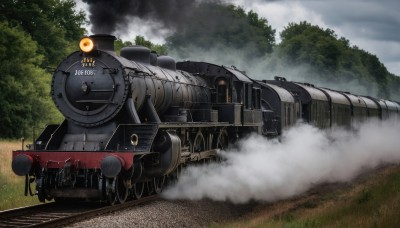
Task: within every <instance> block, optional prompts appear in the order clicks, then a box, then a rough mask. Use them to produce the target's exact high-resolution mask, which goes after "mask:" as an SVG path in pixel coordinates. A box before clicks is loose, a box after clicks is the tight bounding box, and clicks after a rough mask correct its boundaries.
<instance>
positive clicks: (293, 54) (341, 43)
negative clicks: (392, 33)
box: [277, 21, 395, 98]
mask: <svg viewBox="0 0 400 228" xmlns="http://www.w3.org/2000/svg"><path fill="white" fill-rule="evenodd" d="M280 35H281V38H282V42H281V43H280V44H279V45H278V48H277V52H278V53H279V55H280V57H281V58H282V59H284V60H285V61H286V62H287V64H289V65H291V66H293V65H297V66H300V65H307V66H310V69H311V70H310V71H309V74H310V75H311V76H312V77H314V78H318V79H320V80H323V81H325V82H328V81H330V82H341V83H336V84H337V85H341V86H344V88H336V89H340V90H351V88H348V86H349V84H346V82H350V81H358V83H359V84H361V85H362V86H364V87H365V88H366V91H365V92H364V93H370V91H371V90H372V89H373V87H374V85H376V86H377V90H378V93H377V96H379V97H382V98H390V96H391V93H390V89H389V88H390V83H391V82H392V81H395V80H390V77H391V75H390V74H389V72H388V71H387V69H386V67H385V66H384V65H383V64H382V63H381V62H380V61H379V59H378V58H377V57H376V56H375V55H372V54H370V53H368V52H366V51H364V50H360V49H359V48H358V47H356V46H353V47H350V42H349V41H348V40H347V39H345V38H343V37H342V38H338V37H337V35H336V34H335V32H334V31H333V30H331V29H323V28H320V27H319V26H316V25H311V24H310V23H308V22H305V21H304V22H300V23H298V24H296V23H289V25H288V26H286V27H285V29H284V30H283V31H282V32H281V34H280ZM392 91H393V89H392ZM393 92H394V91H393Z"/></svg>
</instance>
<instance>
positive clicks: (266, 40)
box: [167, 3, 275, 56]
mask: <svg viewBox="0 0 400 228" xmlns="http://www.w3.org/2000/svg"><path fill="white" fill-rule="evenodd" d="M192 13H193V15H191V17H190V22H188V23H190V26H185V27H178V28H176V31H175V33H174V34H173V35H172V36H171V37H169V38H168V39H167V46H168V47H169V48H170V49H175V50H176V51H177V54H179V55H180V56H185V55H186V56H187V55H188V52H190V49H192V48H193V47H196V48H197V49H203V50H204V51H209V50H212V49H213V48H215V47H217V46H219V47H220V48H221V47H228V48H230V49H241V50H246V53H247V54H248V55H251V56H263V55H264V54H265V53H271V52H272V49H273V46H274V44H275V30H274V29H272V27H271V26H270V25H268V22H267V20H266V19H264V18H259V16H258V14H256V13H255V12H253V11H250V12H248V13H246V12H245V11H244V10H243V9H242V8H240V7H236V6H232V5H229V6H225V5H219V4H215V3H202V4H200V5H199V6H198V8H197V9H196V10H194V11H193V12H192Z"/></svg>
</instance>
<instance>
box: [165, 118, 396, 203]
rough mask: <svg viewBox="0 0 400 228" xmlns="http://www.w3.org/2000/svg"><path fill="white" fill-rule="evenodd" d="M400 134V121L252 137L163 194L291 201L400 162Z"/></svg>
mask: <svg viewBox="0 0 400 228" xmlns="http://www.w3.org/2000/svg"><path fill="white" fill-rule="evenodd" d="M399 133H400V124H399V123H398V122H394V121H386V122H379V121H370V122H368V123H364V124H362V125H360V126H357V127H355V130H353V131H349V130H343V129H335V130H328V131H321V130H319V129H317V128H315V127H312V126H310V125H306V124H302V123H300V124H297V125H296V126H295V127H293V128H291V129H290V130H288V131H287V132H286V133H285V134H283V135H282V137H281V138H280V139H272V140H271V139H266V138H264V137H261V136H259V135H252V136H250V137H248V138H246V139H244V140H242V141H241V142H240V143H239V146H238V148H237V149H232V150H229V151H224V152H222V156H223V157H224V158H225V161H224V162H222V163H220V164H207V165H203V166H197V167H190V168H188V169H187V170H186V172H184V174H183V175H182V177H181V178H180V179H179V181H178V182H177V183H176V184H175V185H173V186H171V187H169V188H168V189H166V191H165V192H164V193H163V195H164V197H166V198H169V199H191V200H199V199H203V198H209V199H212V200H217V201H227V200H228V201H231V202H234V203H245V202H248V201H250V200H258V201H275V200H279V199H285V198H289V197H292V196H295V195H299V194H302V193H304V192H305V191H307V190H308V189H310V188H311V187H313V186H315V185H317V184H320V183H327V182H344V181H349V180H351V179H352V178H354V177H355V176H356V175H358V174H360V173H361V172H363V171H365V170H366V169H369V168H373V167H376V166H378V165H380V164H384V163H399V161H400V140H399V139H400V138H399Z"/></svg>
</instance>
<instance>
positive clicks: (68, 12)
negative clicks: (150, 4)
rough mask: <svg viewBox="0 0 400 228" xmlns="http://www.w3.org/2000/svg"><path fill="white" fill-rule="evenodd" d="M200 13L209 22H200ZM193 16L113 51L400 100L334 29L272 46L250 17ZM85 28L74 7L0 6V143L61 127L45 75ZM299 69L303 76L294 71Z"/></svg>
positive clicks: (390, 77)
mask: <svg viewBox="0 0 400 228" xmlns="http://www.w3.org/2000/svg"><path fill="white" fill-rule="evenodd" d="M205 12H207V13H208V14H209V15H207V16H206V17H204V15H202V16H201V14H204V13H205ZM193 14H194V15H193V17H192V20H191V21H190V22H188V23H190V26H187V27H185V28H177V29H176V31H175V32H174V33H173V34H172V35H171V36H170V37H168V38H167V39H166V43H165V44H154V43H152V42H150V41H149V40H146V39H145V38H144V37H143V36H137V37H135V39H134V40H132V41H123V40H121V39H118V40H117V41H116V43H115V46H116V49H117V51H118V50H120V49H121V48H122V47H124V46H129V45H132V44H137V45H143V46H147V47H149V48H151V49H152V50H156V51H157V52H158V53H159V54H168V53H169V54H171V55H173V56H175V57H178V58H181V59H188V58H190V59H193V60H199V59H196V57H198V58H201V57H200V56H201V54H200V53H199V50H201V51H202V52H203V53H212V54H215V55H216V56H218V58H219V59H218V60H219V61H220V62H215V63H217V64H229V63H230V59H229V58H228V57H229V56H227V54H226V53H225V51H227V52H228V53H232V55H231V56H230V57H232V56H235V57H237V58H236V60H235V61H236V62H235V64H238V67H239V68H241V69H243V70H249V71H250V72H249V75H251V76H252V77H254V76H253V74H250V73H251V71H252V70H254V69H257V71H254V75H256V77H260V78H262V77H264V78H265V77H272V76H273V75H272V74H275V73H280V72H283V73H284V72H287V70H288V68H291V69H295V70H293V75H294V77H296V74H297V75H299V74H302V75H307V77H306V78H307V79H309V80H318V81H319V82H322V83H323V82H326V83H332V82H334V84H335V83H336V85H337V86H338V88H336V89H341V90H343V88H341V85H346V84H348V83H346V82H349V81H353V82H354V81H355V82H357V83H358V84H360V85H362V86H363V87H364V88H366V89H365V91H370V90H376V94H377V95H379V96H380V97H382V98H386V99H390V98H391V99H396V100H400V92H399V91H400V90H399V88H400V78H399V77H398V76H396V75H394V74H392V73H390V72H388V70H387V69H386V67H385V66H384V64H383V63H382V62H380V60H379V58H378V57H377V56H376V55H373V54H371V53H368V52H366V51H364V50H362V49H360V48H358V47H357V46H352V45H351V44H350V41H349V40H347V39H345V38H343V37H338V36H337V35H336V34H335V32H334V31H333V30H330V29H324V28H320V27H318V26H316V25H312V24H310V23H308V22H301V23H290V24H289V25H287V26H286V27H285V28H284V30H283V31H282V32H281V33H280V38H281V41H280V42H279V43H276V40H275V33H276V30H275V29H273V28H272V27H271V26H270V25H269V24H268V21H267V20H266V19H265V18H261V17H259V16H258V15H257V13H255V12H253V11H249V12H246V11H245V10H243V9H242V8H240V7H237V6H233V5H221V4H217V3H212V2H205V3H200V4H199V7H198V9H197V11H194V13H193ZM215 18H219V20H215ZM86 23H88V22H87V21H86V20H85V13H84V12H82V11H77V10H76V9H75V2H74V1H73V0H3V1H2V2H1V3H0V72H1V74H0V138H18V137H27V136H30V135H31V132H32V129H34V128H36V127H38V128H40V127H43V126H44V125H45V124H47V123H57V122H60V121H62V119H63V117H62V115H61V114H60V113H59V112H58V110H57V108H56V107H55V106H54V104H53V101H52V100H51V97H50V96H49V94H50V84H51V74H52V71H53V70H54V69H55V68H56V67H57V64H58V63H59V62H60V61H61V60H62V59H63V58H65V57H66V56H67V55H68V54H69V53H70V52H72V51H74V50H77V42H78V40H79V39H80V38H81V37H82V36H83V35H84V34H85V33H87V31H85V29H84V25H85V24H86ZM194 47H195V48H196V51H194ZM216 51H217V52H218V51H219V52H220V53H216ZM219 54H220V56H221V57H219ZM207 59H208V60H210V59H209V57H206V56H204V60H207ZM256 63H257V64H256ZM304 66H307V67H306V70H303V71H300V70H296V69H300V68H296V67H302V68H303V69H304ZM271 72H272V73H271ZM281 76H285V75H281ZM291 79H293V80H295V79H296V78H291ZM346 89H347V88H346ZM350 89H351V88H350Z"/></svg>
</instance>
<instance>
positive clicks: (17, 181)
mask: <svg viewBox="0 0 400 228" xmlns="http://www.w3.org/2000/svg"><path fill="white" fill-rule="evenodd" d="M20 148H21V143H20V142H19V141H4V140H1V141H0V211H2V210H7V209H12V208H17V207H23V206H28V205H34V204H38V203H39V200H38V199H37V197H36V196H34V197H31V196H25V195H24V186H25V177H19V176H17V175H15V174H14V173H13V171H12V170H11V159H12V151H13V150H17V149H20ZM32 186H33V185H32ZM32 190H34V189H32Z"/></svg>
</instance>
